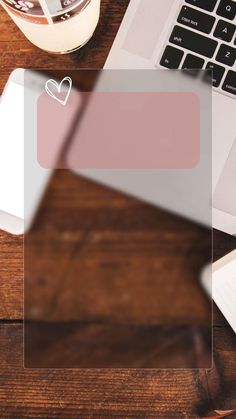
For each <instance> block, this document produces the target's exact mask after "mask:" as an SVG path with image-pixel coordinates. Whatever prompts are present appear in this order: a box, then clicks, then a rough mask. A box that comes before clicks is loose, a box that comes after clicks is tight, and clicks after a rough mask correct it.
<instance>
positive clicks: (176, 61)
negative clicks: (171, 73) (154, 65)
mask: <svg viewBox="0 0 236 419" xmlns="http://www.w3.org/2000/svg"><path fill="white" fill-rule="evenodd" d="M183 55H184V53H183V51H181V50H180V49H177V48H174V47H171V46H170V45H168V46H167V47H166V49H165V51H164V54H163V56H162V58H161V61H160V64H161V65H162V66H163V67H167V68H172V69H176V68H179V65H180V62H181V60H182V57H183Z"/></svg>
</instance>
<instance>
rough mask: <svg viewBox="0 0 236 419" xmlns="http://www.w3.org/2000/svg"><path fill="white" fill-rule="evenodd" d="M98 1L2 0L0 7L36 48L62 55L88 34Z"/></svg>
mask: <svg viewBox="0 0 236 419" xmlns="http://www.w3.org/2000/svg"><path fill="white" fill-rule="evenodd" d="M100 3H101V0H30V1H21V0H3V1H2V3H1V4H2V6H3V7H4V9H5V10H6V11H7V13H8V14H9V15H10V16H11V18H12V19H13V20H14V22H15V23H16V25H17V26H18V27H19V28H20V29H21V31H22V32H23V33H24V35H25V36H26V37H27V38H28V39H29V40H30V41H31V42H32V43H33V44H34V45H36V46H37V47H39V48H41V49H43V50H46V51H48V52H53V53H59V54H66V53H69V52H72V51H75V50H77V49H79V48H81V47H82V46H83V45H85V44H86V43H87V42H88V41H89V39H90V38H91V37H92V35H93V33H94V31H95V29H96V26H97V23H98V20H99V15H100Z"/></svg>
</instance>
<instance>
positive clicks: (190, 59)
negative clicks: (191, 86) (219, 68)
mask: <svg viewBox="0 0 236 419" xmlns="http://www.w3.org/2000/svg"><path fill="white" fill-rule="evenodd" d="M203 65H204V60H203V59H202V58H199V57H196V56H195V55H192V54H187V56H186V58H185V60H184V63H183V65H182V68H183V69H189V70H192V69H193V70H195V69H201V68H202V67H203ZM197 73H198V72H196V74H197Z"/></svg>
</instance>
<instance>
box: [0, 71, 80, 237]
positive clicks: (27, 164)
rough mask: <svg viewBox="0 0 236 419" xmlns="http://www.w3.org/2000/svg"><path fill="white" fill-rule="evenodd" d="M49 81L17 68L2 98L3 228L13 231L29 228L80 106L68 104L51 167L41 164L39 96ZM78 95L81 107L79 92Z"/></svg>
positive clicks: (0, 213)
mask: <svg viewBox="0 0 236 419" xmlns="http://www.w3.org/2000/svg"><path fill="white" fill-rule="evenodd" d="M47 80H48V77H47V76H46V75H44V74H42V73H38V72H33V71H30V70H24V69H16V70H14V71H13V72H12V73H11V75H10V77H9V79H8V82H7V84H6V86H5V89H4V91H3V95H2V97H1V102H0V124H1V125H0V126H1V139H0V179H1V181H0V182H1V183H0V229H2V230H5V231H7V232H9V233H12V234H23V233H24V232H26V231H28V230H29V228H30V226H31V224H32V222H33V219H34V216H35V214H36V211H37V209H38V206H39V203H40V201H41V198H42V196H43V193H44V191H45V188H46V186H47V184H48V181H49V178H50V175H51V173H52V168H53V162H54V161H56V159H57V158H58V156H59V153H60V151H61V149H62V147H63V144H64V141H65V139H66V136H67V133H68V130H69V129H70V128H71V123H72V121H73V118H74V116H75V113H76V112H77V109H78V108H77V107H76V106H72V105H70V104H69V105H68V106H69V112H65V115H66V116H65V118H64V119H63V118H62V120H61V121H58V127H59V129H58V130H57V131H56V132H57V147H55V149H54V150H53V151H52V155H51V159H52V162H51V166H50V168H48V169H47V168H44V167H42V166H41V165H40V164H39V162H38V159H37V103H38V99H39V97H40V95H42V94H45V95H46V93H45V83H46V81H47ZM76 98H77V99H78V100H77V101H78V106H79V101H80V99H79V95H77V96H76ZM50 99H51V98H49V100H50ZM52 104H54V101H53V99H52ZM52 106H53V105H52Z"/></svg>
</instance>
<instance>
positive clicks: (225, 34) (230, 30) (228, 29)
mask: <svg viewBox="0 0 236 419" xmlns="http://www.w3.org/2000/svg"><path fill="white" fill-rule="evenodd" d="M235 29H236V26H235V25H233V24H232V23H229V22H226V21H225V20H219V22H218V23H217V25H216V28H215V32H214V36H215V37H216V38H220V39H223V41H225V42H230V41H231V39H232V38H233V36H234V33H235Z"/></svg>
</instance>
